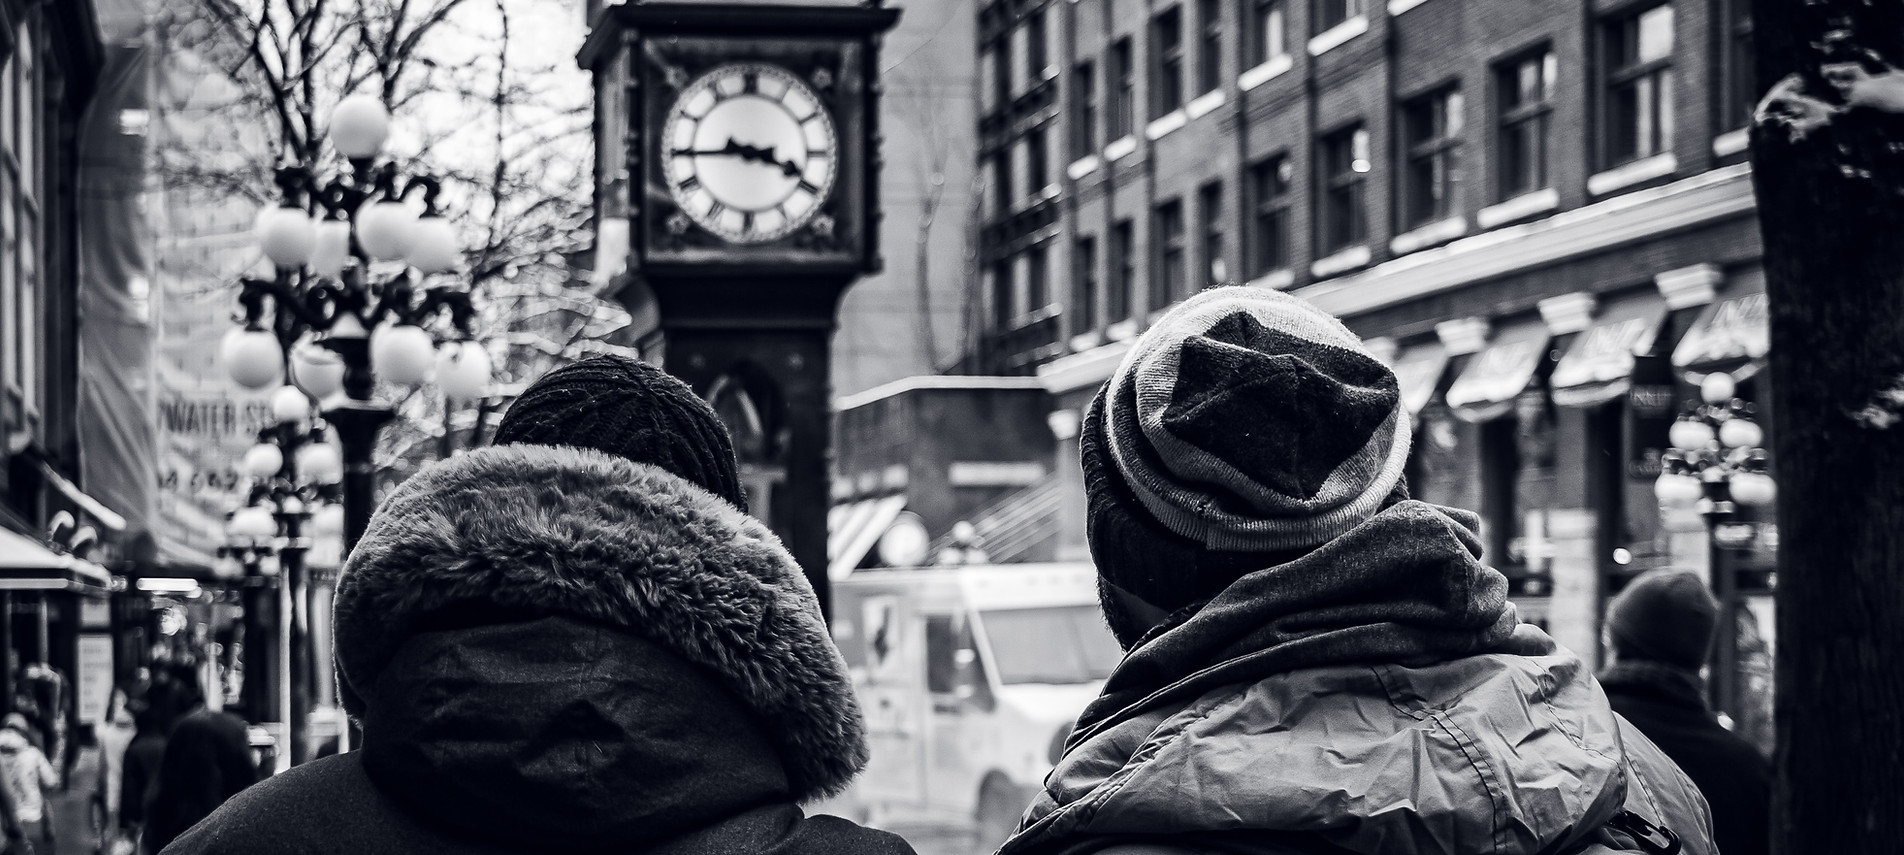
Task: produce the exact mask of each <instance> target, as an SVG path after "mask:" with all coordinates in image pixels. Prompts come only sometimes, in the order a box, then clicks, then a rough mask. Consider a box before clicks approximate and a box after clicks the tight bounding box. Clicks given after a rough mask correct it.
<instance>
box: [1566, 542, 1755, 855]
mask: <svg viewBox="0 0 1904 855" xmlns="http://www.w3.org/2000/svg"><path fill="white" fill-rule="evenodd" d="M1718 621H1719V604H1718V602H1716V601H1715V600H1714V599H1713V597H1712V594H1711V592H1709V591H1707V590H1706V583H1705V581H1704V580H1702V579H1700V578H1699V576H1698V575H1697V574H1695V573H1690V572H1687V571H1683V570H1653V571H1649V572H1647V573H1643V574H1641V575H1640V576H1639V577H1638V578H1635V579H1634V580H1633V581H1631V582H1629V583H1627V586H1626V589H1625V590H1623V591H1621V592H1620V595H1619V596H1617V597H1614V598H1613V602H1612V604H1611V605H1609V606H1608V608H1607V623H1606V636H1607V646H1608V647H1609V648H1610V649H1611V650H1612V652H1613V662H1612V664H1610V665H1608V666H1607V667H1606V668H1605V669H1604V670H1602V671H1601V672H1600V685H1601V686H1602V687H1603V688H1605V689H1606V695H1607V701H1608V702H1609V703H1611V704H1613V710H1614V711H1615V712H1617V713H1619V714H1620V715H1622V716H1625V717H1626V720H1627V721H1629V722H1632V723H1633V726H1634V727H1637V728H1639V729H1640V732H1641V733H1644V734H1646V736H1647V738H1648V739H1651V740H1653V742H1654V744H1657V745H1658V746H1659V747H1660V750H1662V751H1665V752H1666V756H1668V757H1671V758H1673V762H1675V763H1678V764H1679V768H1681V769H1684V770H1685V772H1686V776H1687V777H1689V778H1691V779H1692V782H1693V783H1694V784H1697V785H1699V790H1700V792H1702V793H1704V794H1705V797H1706V803H1707V804H1709V805H1711V806H1712V836H1713V839H1714V840H1716V841H1718V843H1719V851H1721V852H1724V853H1726V855H1764V853H1766V852H1769V851H1771V844H1770V837H1771V816H1772V764H1771V763H1770V762H1768V761H1767V760H1766V758H1765V755H1763V754H1760V753H1759V750H1758V749H1757V748H1755V747H1753V745H1752V743H1750V742H1747V741H1746V740H1745V738H1744V737H1741V736H1739V735H1738V734H1735V733H1733V732H1732V731H1729V730H1727V729H1725V728H1724V727H1722V726H1720V724H1719V720H1718V718H1717V717H1716V716H1714V715H1713V713H1712V710H1711V709H1710V708H1708V707H1707V706H1706V691H1705V681H1704V680H1703V679H1701V678H1700V676H1699V669H1700V667H1701V666H1703V665H1705V663H1706V656H1707V654H1708V653H1709V652H1710V651H1711V649H1712V639H1713V630H1714V629H1715V628H1716V627H1717V626H1718Z"/></svg>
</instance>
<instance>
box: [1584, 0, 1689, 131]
mask: <svg viewBox="0 0 1904 855" xmlns="http://www.w3.org/2000/svg"><path fill="white" fill-rule="evenodd" d="M1601 39H1602V48H1603V58H1604V65H1603V66H1602V67H1603V68H1605V69H1606V72H1605V74H1606V97H1605V99H1604V103H1603V106H1602V113H1601V125H1602V128H1601V129H1602V133H1603V134H1604V136H1603V139H1604V142H1603V144H1602V148H1601V156H1602V160H1603V166H1605V167H1609V168H1610V167H1614V166H1619V165H1620V164H1623V163H1627V162H1629V161H1634V160H1639V159H1641V158H1645V157H1651V156H1653V155H1656V154H1662V153H1664V152H1667V151H1669V150H1671V148H1672V144H1673V118H1674V116H1673V7H1672V6H1670V5H1664V6H1654V7H1652V8H1650V9H1646V10H1644V11H1640V12H1634V13H1629V14H1626V15H1622V16H1620V17H1617V18H1614V19H1612V20H1609V21H1607V22H1606V23H1605V24H1603V25H1602V30H1601Z"/></svg>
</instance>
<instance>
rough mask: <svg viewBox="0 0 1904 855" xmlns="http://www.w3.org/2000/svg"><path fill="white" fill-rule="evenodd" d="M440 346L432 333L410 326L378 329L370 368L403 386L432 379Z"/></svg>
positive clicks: (387, 379) (372, 339)
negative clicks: (437, 346) (431, 371)
mask: <svg viewBox="0 0 1904 855" xmlns="http://www.w3.org/2000/svg"><path fill="white" fill-rule="evenodd" d="M435 361H436V347H435V345H433V344H432V343H431V342H430V334H429V333H427V332H424V331H423V329H422V328H421V327H416V326H412V325H410V324H392V325H390V326H383V327H378V328H377V330H376V332H373V333H371V334H370V366H371V369H372V370H374V371H376V372H377V376H378V377H382V378H383V379H384V380H386V381H389V382H391V383H396V384H398V385H400V386H416V385H419V384H421V383H423V382H424V381H425V380H428V379H430V369H431V368H432V367H433V364H434V363H435Z"/></svg>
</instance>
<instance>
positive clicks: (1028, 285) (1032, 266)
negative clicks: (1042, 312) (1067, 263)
mask: <svg viewBox="0 0 1904 855" xmlns="http://www.w3.org/2000/svg"><path fill="white" fill-rule="evenodd" d="M1025 259H1026V268H1027V269H1026V270H1025V307H1026V309H1027V310H1029V311H1033V312H1036V311H1038V310H1039V309H1042V308H1044V307H1045V306H1046V305H1047V304H1049V303H1050V302H1051V284H1050V279H1049V277H1050V275H1051V265H1050V264H1048V263H1047V260H1046V253H1045V248H1044V247H1043V246H1042V245H1040V246H1034V247H1032V248H1031V251H1029V252H1027V253H1025Z"/></svg>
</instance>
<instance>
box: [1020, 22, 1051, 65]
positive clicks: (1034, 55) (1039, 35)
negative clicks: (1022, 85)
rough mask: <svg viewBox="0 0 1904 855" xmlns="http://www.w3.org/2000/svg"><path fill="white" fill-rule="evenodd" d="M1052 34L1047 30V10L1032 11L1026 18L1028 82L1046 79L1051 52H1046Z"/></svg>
mask: <svg viewBox="0 0 1904 855" xmlns="http://www.w3.org/2000/svg"><path fill="white" fill-rule="evenodd" d="M1049 38H1050V34H1049V33H1048V32H1046V30H1045V10H1044V9H1039V10H1037V11H1035V12H1033V13H1031V17H1029V18H1027V19H1026V20H1025V76H1026V77H1028V78H1030V79H1029V80H1028V81H1027V82H1031V83H1036V82H1037V81H1040V80H1043V79H1045V65H1046V64H1047V62H1048V57H1049V56H1050V54H1048V53H1047V52H1046V50H1047V47H1048V44H1049V42H1048V40H1049Z"/></svg>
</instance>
